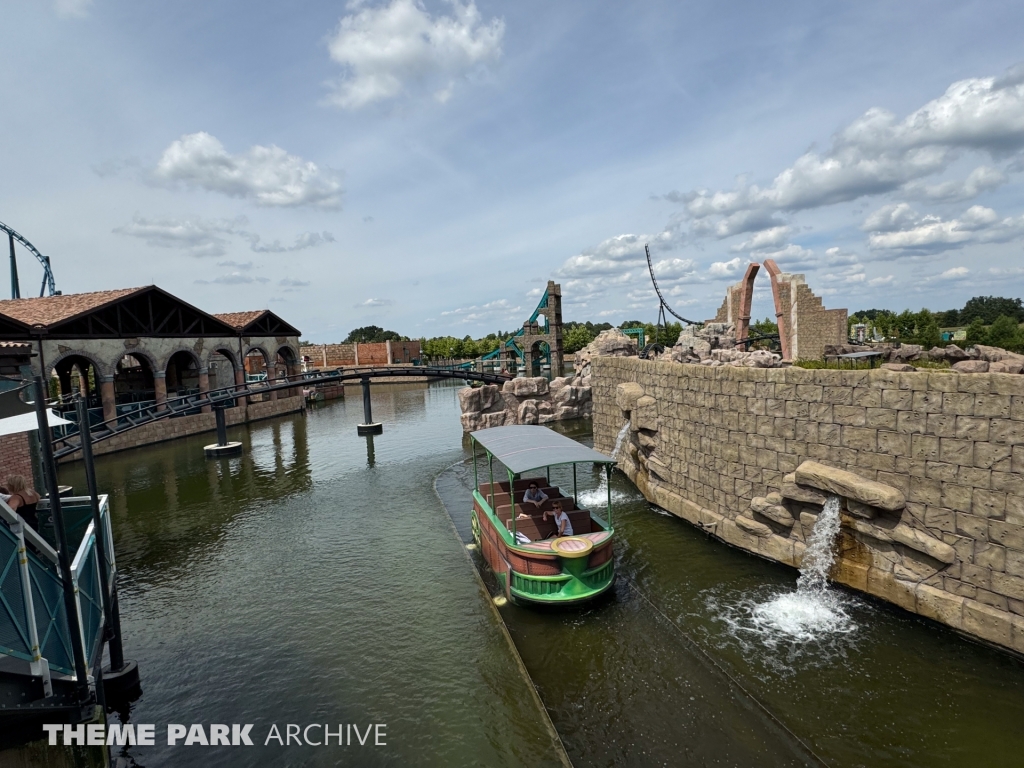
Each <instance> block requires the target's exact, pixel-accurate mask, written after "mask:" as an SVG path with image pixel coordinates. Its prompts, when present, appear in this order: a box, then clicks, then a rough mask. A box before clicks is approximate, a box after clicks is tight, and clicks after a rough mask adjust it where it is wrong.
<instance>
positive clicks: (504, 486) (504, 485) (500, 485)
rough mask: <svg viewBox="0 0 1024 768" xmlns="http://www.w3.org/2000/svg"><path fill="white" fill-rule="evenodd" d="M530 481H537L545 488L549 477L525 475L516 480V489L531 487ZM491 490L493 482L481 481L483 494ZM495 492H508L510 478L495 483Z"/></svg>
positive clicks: (538, 484)
mask: <svg viewBox="0 0 1024 768" xmlns="http://www.w3.org/2000/svg"><path fill="white" fill-rule="evenodd" d="M530 483H536V484H537V487H539V488H543V487H544V486H546V485H548V479H547V478H546V477H524V478H520V479H519V480H516V490H517V491H525V490H526V489H527V488H529V487H530ZM490 490H491V484H490V483H480V493H481V494H482V495H484V496H486V495H487V494H488V493H490ZM494 492H495V493H508V480H506V481H504V482H497V483H495V484H494Z"/></svg>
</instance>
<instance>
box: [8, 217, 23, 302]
mask: <svg viewBox="0 0 1024 768" xmlns="http://www.w3.org/2000/svg"><path fill="white" fill-rule="evenodd" d="M7 238H8V239H9V240H10V241H11V298H12V299H20V298H21V286H20V285H18V259H17V258H16V257H15V255H14V235H12V234H11V233H10V232H8V233H7Z"/></svg>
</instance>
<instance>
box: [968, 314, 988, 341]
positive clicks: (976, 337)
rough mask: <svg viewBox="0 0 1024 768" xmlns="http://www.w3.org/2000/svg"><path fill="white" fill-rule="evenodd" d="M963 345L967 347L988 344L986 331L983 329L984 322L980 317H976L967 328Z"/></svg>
mask: <svg viewBox="0 0 1024 768" xmlns="http://www.w3.org/2000/svg"><path fill="white" fill-rule="evenodd" d="M964 344H965V345H966V346H968V347H970V346H973V345H975V344H988V329H987V328H986V327H985V321H984V320H982V319H981V318H980V317H976V318H975V319H974V320H972V321H971V324H970V325H968V326H967V338H966V339H965V340H964Z"/></svg>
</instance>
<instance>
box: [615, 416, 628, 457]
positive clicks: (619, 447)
mask: <svg viewBox="0 0 1024 768" xmlns="http://www.w3.org/2000/svg"><path fill="white" fill-rule="evenodd" d="M628 434H629V421H627V422H626V423H625V424H623V425H622V429H620V430H619V436H618V437H617V438H615V447H614V448H612V458H613V459H617V457H618V455H619V451H620V450H622V443H623V442H624V441H625V439H626V435H628Z"/></svg>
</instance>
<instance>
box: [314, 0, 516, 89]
mask: <svg viewBox="0 0 1024 768" xmlns="http://www.w3.org/2000/svg"><path fill="white" fill-rule="evenodd" d="M450 4H451V11H452V15H451V16H440V15H439V16H431V15H430V13H428V12H427V10H426V9H425V8H424V7H423V5H422V3H420V2H418V0H391V2H390V3H388V4H386V5H384V6H380V7H367V8H362V9H360V6H361V5H362V3H350V4H349V9H350V10H354V11H356V12H355V13H351V14H349V15H347V16H344V17H342V19H341V21H340V22H339V24H338V28H337V30H336V31H335V33H334V35H332V36H331V38H330V39H329V40H328V51H329V53H330V57H331V59H332V60H333V61H335V62H337V63H338V64H341V65H342V66H343V67H344V68H345V70H346V74H345V76H344V77H343V78H342V79H341V80H340V81H339V82H337V83H336V84H334V90H333V93H332V94H331V95H330V96H329V97H328V101H329V102H330V103H333V104H335V105H337V106H340V107H343V108H345V109H358V108H360V107H364V106H366V105H367V104H372V103H373V102H377V101H383V100H386V99H393V98H395V97H397V96H399V95H401V94H402V93H403V92H405V91H406V88H407V86H408V85H410V84H418V85H424V86H427V87H429V88H433V89H434V98H435V99H436V100H437V101H439V102H441V103H444V102H446V101H448V99H450V98H451V96H452V92H453V90H454V88H455V83H456V81H457V80H458V79H460V78H463V77H465V76H466V75H467V74H469V73H471V72H473V71H474V70H475V69H477V68H478V67H480V66H482V65H485V64H487V63H489V62H493V61H497V60H498V59H499V58H501V53H502V51H501V42H502V38H503V37H504V34H505V22H504V21H503V20H502V19H498V18H494V19H491V20H490V21H489V22H486V23H485V22H484V21H483V18H482V17H481V16H480V12H479V11H478V10H477V7H476V4H475V3H474V2H472V0H470V2H469V3H467V4H465V5H464V4H463V3H462V2H460V0H450Z"/></svg>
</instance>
